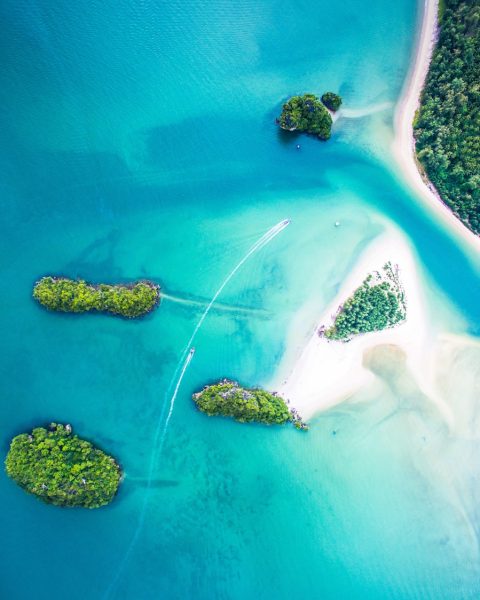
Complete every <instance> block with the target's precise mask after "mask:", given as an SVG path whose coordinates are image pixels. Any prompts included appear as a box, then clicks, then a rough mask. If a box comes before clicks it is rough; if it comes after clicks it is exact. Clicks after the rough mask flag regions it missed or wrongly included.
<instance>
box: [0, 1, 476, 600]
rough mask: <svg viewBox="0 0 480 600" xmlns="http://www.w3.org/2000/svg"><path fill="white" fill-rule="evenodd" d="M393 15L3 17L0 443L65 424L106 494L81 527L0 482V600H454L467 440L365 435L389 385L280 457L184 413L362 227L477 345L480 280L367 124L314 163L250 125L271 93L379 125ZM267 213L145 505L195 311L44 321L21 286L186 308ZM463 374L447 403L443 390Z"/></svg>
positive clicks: (393, 427)
mask: <svg viewBox="0 0 480 600" xmlns="http://www.w3.org/2000/svg"><path fill="white" fill-rule="evenodd" d="M417 9H418V7H417V3H416V2H415V1H414V0H400V1H399V2H396V3H389V2H385V1H381V0H373V1H371V2H369V3H368V6H365V3H361V2H359V1H358V0H346V1H345V2H343V3H340V4H335V5H334V4H332V3H331V2H326V1H324V0H320V1H317V2H312V1H311V0H308V1H307V0H305V1H299V0H297V1H295V2H294V1H293V0H292V1H290V0H284V1H281V2H280V1H274V0H268V1H266V0H264V1H261V2H258V1H256V2H253V1H252V2H250V1H244V0H241V1H239V2H235V3H234V2H224V1H217V0H213V1H212V2H208V3H204V2H199V1H189V0H188V1H186V0H184V1H182V2H179V1H172V2H168V3H166V2H151V1H148V0H144V1H140V0H132V1H130V2H124V1H123V0H121V1H118V0H117V1H116V2H109V1H107V2H105V1H104V2H97V1H96V0H91V1H90V2H85V1H83V0H79V1H77V2H75V3H72V2H65V1H61V0H57V1H56V2H50V1H48V0H39V1H28V0H27V1H20V2H19V1H17V2H13V1H11V0H5V1H4V2H3V3H2V4H1V6H0V15H1V22H2V36H1V38H0V57H1V64H2V69H1V70H0V165H1V169H0V192H1V193H0V201H1V208H2V215H3V219H2V224H1V235H0V245H1V246H0V248H1V252H0V260H1V266H2V272H3V277H2V279H1V282H0V285H1V292H0V293H1V298H2V307H3V310H2V312H1V316H0V357H1V361H0V368H1V379H0V381H1V382H2V401H1V403H0V424H1V432H0V433H1V438H0V439H1V444H2V449H3V451H4V453H6V452H7V449H8V444H9V441H10V439H11V437H12V436H13V435H15V434H17V433H20V432H23V431H26V430H27V429H28V428H31V427H32V426H34V425H37V424H42V423H47V422H49V421H51V420H56V421H61V422H69V423H72V424H73V427H74V429H75V431H76V432H77V433H78V434H80V435H83V436H85V437H87V438H89V439H92V440H94V441H96V442H97V443H98V444H99V445H100V446H101V447H103V448H104V449H106V450H107V451H109V452H111V453H112V454H113V455H115V456H116V457H118V459H119V461H120V462H121V464H122V466H123V468H124V469H125V472H126V474H127V476H126V479H125V482H124V484H123V485H122V487H121V490H120V493H119V496H118V498H117V499H116V500H115V502H114V503H113V504H111V505H110V506H109V507H107V508H103V509H101V510H97V511H82V510H60V509H57V508H55V507H50V506H46V505H43V504H42V503H40V502H38V501H36V500H35V499H33V498H31V497H28V496H27V495H25V494H24V493H23V492H22V491H21V490H20V489H19V488H17V487H16V486H15V485H14V484H13V483H12V482H11V481H9V480H8V479H7V477H6V476H5V474H2V475H1V476H0V488H1V498H2V511H1V513H0V515H1V517H0V518H1V531H2V538H3V540H2V541H3V552H2V562H1V566H0V596H1V597H2V598H8V599H14V600H16V599H19V600H23V599H26V598H31V597H32V596H34V597H36V598H38V599H39V600H43V598H45V599H46V598H63V597H65V596H68V597H69V598H71V599H72V600H76V599H77V598H78V599H84V598H89V599H90V598H91V599H97V598H98V599H100V598H105V597H108V595H109V596H110V597H112V598H128V599H135V600H136V599H143V598H165V599H176V598H182V599H183V598H196V599H199V600H202V599H211V598H219V599H240V598H241V599H242V600H243V599H245V598H252V599H253V598H254V599H255V600H257V599H265V600H270V599H271V598H278V599H283V598H285V599H287V598H288V599H291V598H322V599H334V600H340V599H341V600H343V599H348V600H357V599H358V600H360V599H361V600H363V599H368V600H375V599H382V600H383V599H386V598H392V599H395V600H397V599H398V600H404V599H405V600H407V599H408V600H410V599H413V598H415V599H417V598H418V599H422V600H423V599H430V598H432V599H435V600H441V599H445V600H457V599H462V600H463V599H470V598H472V599H473V598H477V597H478V596H479V594H480V575H479V562H478V560H479V557H478V544H477V537H476V532H477V530H478V523H479V521H478V518H479V517H480V515H478V511H477V509H476V506H477V505H478V500H480V498H479V497H478V496H479V494H478V485H477V484H478V476H477V475H476V473H475V469H474V466H475V465H478V464H479V463H478V458H479V455H478V454H479V453H478V444H477V442H476V437H473V438H468V439H467V438H465V439H464V438H462V439H456V440H455V444H454V445H453V446H452V445H449V446H447V444H446V442H445V440H444V438H443V437H442V435H441V434H440V433H438V432H437V431H436V430H434V429H433V428H432V426H431V424H430V423H428V422H424V421H421V420H417V421H418V422H417V421H415V420H414V422H413V424H412V421H411V419H410V417H411V415H405V414H398V415H396V416H395V415H394V417H393V418H391V419H389V420H387V421H385V422H384V423H383V424H382V425H380V426H378V422H380V421H381V418H380V416H381V415H382V407H384V408H385V407H388V406H389V403H392V402H395V394H397V395H398V391H395V390H394V389H393V388H388V386H385V388H382V390H381V391H380V392H379V393H378V395H377V397H376V398H375V399H372V397H369V398H367V399H365V398H364V399H363V400H364V402H363V403H362V402H359V403H355V404H353V405H352V406H349V405H346V406H344V407H341V408H338V409H335V410H332V411H329V412H327V413H325V414H323V415H321V416H319V417H318V418H317V419H315V420H314V421H313V423H312V427H311V430H310V432H309V433H308V435H306V436H302V435H299V434H297V433H296V432H295V431H293V430H291V429H280V430H274V429H266V428H263V427H255V426H252V427H246V426H243V427H242V426H241V425H238V424H235V423H230V422H227V421H223V420H213V419H210V420H209V419H207V418H206V417H205V416H203V415H201V414H199V413H197V412H196V411H195V410H194V408H193V404H192V402H191V400H190V395H191V393H192V391H194V390H196V389H198V388H199V387H201V386H202V385H203V384H204V383H206V382H208V381H211V380H215V379H217V378H219V377H223V376H230V377H234V378H237V379H239V380H241V381H244V382H245V383H248V384H251V385H254V384H265V383H266V382H267V381H269V380H270V379H271V378H272V377H273V375H274V373H275V369H276V366H277V365H278V363H279V361H280V359H281V357H282V355H283V353H284V352H285V343H286V334H287V331H288V328H289V326H290V325H291V323H292V320H293V318H294V316H295V314H296V313H297V311H298V310H300V309H301V308H302V306H304V305H305V303H306V302H310V303H312V302H313V303H315V302H316V299H318V313H317V314H318V315H319V314H321V312H322V310H323V308H324V306H325V305H326V304H327V303H328V301H330V300H331V299H332V298H333V296H334V295H335V293H336V291H337V290H338V287H339V285H341V282H342V280H343V278H344V277H345V275H346V274H347V273H348V270H349V268H350V267H351V266H352V264H353V262H354V260H355V258H356V256H357V255H358V251H359V250H360V249H361V248H363V247H364V246H365V245H366V244H367V243H368V242H369V241H370V240H371V239H373V237H375V235H377V234H378V233H379V232H380V231H381V229H382V227H383V226H382V219H389V220H393V221H395V222H396V223H397V225H398V226H399V227H400V228H401V229H402V230H403V231H404V232H405V234H406V235H407V236H408V237H409V238H410V240H411V241H412V243H413V245H414V248H415V250H416V252H417V255H418V259H419V265H421V267H422V269H423V272H424V274H425V281H426V282H427V284H428V286H430V289H431V294H432V296H434V297H435V301H434V302H433V303H432V305H431V310H432V318H433V319H434V320H435V319H436V320H437V321H438V322H439V323H441V326H442V327H443V325H444V322H445V314H448V315H450V314H455V315H456V317H455V318H456V320H455V323H457V320H458V321H459V322H460V321H461V322H462V323H463V327H462V328H461V329H462V333H463V332H468V333H469V334H471V335H477V334H478V332H479V329H480V306H479V304H478V294H479V292H480V283H479V279H478V271H477V270H476V268H475V264H473V263H472V260H471V257H469V256H467V255H466V254H465V253H464V251H463V250H462V249H461V248H460V247H459V246H458V244H457V241H456V240H455V239H454V238H453V237H452V236H451V235H450V234H449V232H448V231H446V230H444V229H443V228H442V227H440V226H439V225H438V224H437V222H436V221H435V220H434V219H433V217H432V215H430V214H429V212H428V210H427V209H425V208H424V207H422V206H421V205H420V204H419V203H418V201H417V200H416V198H415V197H414V196H413V195H412V194H411V193H410V192H409V190H408V189H407V188H406V186H405V185H404V184H403V183H402V182H401V180H400V179H399V178H398V177H396V176H395V175H394V174H393V173H394V171H393V166H392V162H391V160H390V159H388V142H389V140H390V138H391V135H392V114H393V111H392V109H391V108H390V109H387V110H385V111H383V112H380V113H377V114H375V115H373V116H371V117H366V118H359V119H340V120H339V121H338V122H337V123H336V124H335V128H334V133H333V136H332V139H331V141H330V142H328V143H326V144H322V143H319V142H318V141H316V140H313V139H309V138H299V139H296V138H292V137H288V136H285V135H281V134H280V133H279V132H278V130H277V129H276V128H275V125H274V118H275V116H276V114H277V113H278V111H279V107H280V106H281V103H282V101H283V100H284V99H285V98H286V97H287V96H288V95H290V94H292V93H295V92H304V91H312V92H315V93H322V92H323V91H326V90H328V89H331V90H333V91H339V92H340V93H341V94H342V96H343V97H344V102H345V106H346V107H351V108H361V107H366V106H370V105H377V104H381V103H384V102H390V103H392V104H393V103H394V102H395V101H396V100H397V98H398V97H399V94H400V91H401V88H402V85H403V82H404V79H405V77H406V74H407V71H408V68H409V64H410V59H411V54H412V51H413V47H414V42H415V32H416V27H417V19H418V15H417ZM299 141H300V143H301V151H297V150H296V149H295V145H296V143H298V142H299ZM386 155H387V159H385V156H386ZM389 161H390V168H389ZM287 217H288V218H290V219H292V225H291V226H290V227H288V228H287V229H286V230H285V231H284V232H282V234H280V235H279V236H278V237H277V238H275V240H273V241H272V242H271V243H270V244H269V245H268V246H267V247H266V248H264V249H263V250H261V251H260V252H258V254H256V255H255V256H254V257H252V258H251V260H250V261H249V262H248V263H246V264H245V265H244V267H243V268H242V270H240V271H239V272H238V274H237V275H236V276H235V278H233V279H232V281H231V282H230V284H229V285H228V287H227V288H226V289H225V291H224V293H223V294H222V296H221V298H220V299H219V301H220V302H221V303H222V304H224V305H226V307H225V306H224V307H223V308H222V307H220V308H216V309H214V310H213V311H212V312H211V313H210V315H209V317H208V318H207V320H206V321H205V323H204V325H203V326H202V328H201V330H200V331H199V334H198V336H197V339H196V341H195V346H196V348H197V352H196V355H195V358H194V360H193V361H192V363H191V366H190V367H189V369H188V370H187V372H186V377H185V379H184V381H183V384H182V387H181V389H180V393H179V395H178V397H177V400H176V403H175V407H174V412H173V417H172V420H171V422H170V425H169V428H168V430H167V432H166V438H165V444H164V446H163V448H161V453H160V455H159V457H158V461H157V462H156V463H155V465H154V471H153V473H154V477H153V481H152V482H151V487H150V489H149V491H148V479H149V465H150V461H151V459H152V456H153V457H154V458H155V454H154V453H155V452H156V451H158V446H157V447H156V448H155V445H154V439H155V435H156V432H158V431H160V432H161V431H162V428H163V424H164V422H165V416H166V412H167V408H168V403H169V400H170V396H169V389H171V383H172V380H173V379H172V378H173V377H174V373H175V370H176V369H177V367H178V364H179V360H180V357H181V353H182V350H183V347H184V345H185V343H186V341H187V340H188V338H189V336H190V334H191V332H192V330H193V327H194V325H195V323H196V322H197V321H198V319H199V317H200V314H201V310H200V309H199V308H198V307H196V306H194V305H189V304H180V303H174V302H171V301H167V300H165V301H164V302H163V303H162V305H161V307H160V308H159V310H157V311H156V312H155V313H154V314H152V315H150V316H149V317H148V318H145V319H142V320H140V321H135V322H133V321H132V322H129V321H125V320H120V319H115V318H109V317H106V316H103V315H83V316H69V315H52V314H49V313H47V312H45V311H43V310H41V309H40V308H39V307H38V306H37V305H36V304H35V303H34V302H33V300H32V299H31V289H32V284H33V283H34V281H35V280H36V279H37V278H38V277H40V276H41V275H44V274H47V273H55V274H64V275H68V276H70V277H75V276H79V277H84V278H85V279H87V280H90V281H112V282H118V281H128V280H132V279H136V278H139V277H149V278H151V279H155V280H157V281H158V282H159V283H160V284H161V285H162V288H164V290H165V292H167V293H169V294H172V295H175V296H178V297H180V298H182V299H186V300H195V301H200V302H203V303H207V302H208V301H209V300H210V298H211V297H212V296H213V294H214V293H215V290H216V289H217V288H218V286H219V285H220V283H221V282H222V280H223V279H224V278H225V277H226V275H227V274H228V273H229V272H230V271H231V269H232V268H233V267H234V266H235V265H236V264H237V263H238V261H239V260H240V259H241V258H242V256H243V255H244V254H245V253H246V251H247V250H248V248H249V247H250V246H251V244H253V243H254V242H255V240H256V239H257V238H259V237H260V236H261V235H262V234H263V233H264V232H265V231H266V230H268V229H269V228H270V227H271V226H272V225H274V224H275V223H277V222H278V221H280V220H282V219H284V218H287ZM337 219H339V220H341V222H342V227H341V228H340V229H335V228H333V227H332V223H334V222H335V220H337ZM445 311H446V312H445ZM448 311H450V312H448ZM447 320H448V319H447ZM448 330H449V331H453V332H459V331H458V326H457V325H456V324H452V325H451V328H450V329H448ZM473 352H474V351H473V350H472V353H473ZM462 357H463V355H462V356H459V358H458V360H457V361H456V362H455V364H454V366H453V367H452V368H451V377H452V378H454V376H456V377H457V379H455V380H454V379H452V380H451V381H455V382H458V381H460V382H461V381H462V380H468V381H470V379H468V377H467V376H465V375H464V373H465V372H468V373H472V372H474V371H475V369H474V368H473V369H472V368H471V365H474V364H478V360H477V359H478V355H473V354H472V356H470V355H469V356H468V357H467V358H465V359H464V358H462ZM464 360H465V361H466V362H465V364H467V367H465V366H464V362H463V361H464ZM462 369H466V371H465V370H462ZM457 372H458V376H457V375H455V374H456V373H457ZM475 381H478V380H473V379H472V381H471V382H470V383H469V385H470V387H469V388H468V390H463V388H461V383H455V385H458V386H460V387H459V389H462V394H463V392H465V393H464V394H463V396H466V395H467V391H468V393H471V390H472V389H474V385H477V384H476V383H475ZM169 386H170V387H169ZM452 386H453V387H452V389H453V390H454V389H455V386H454V385H453V383H452ZM447 387H448V386H447ZM448 389H450V388H448ZM450 395H451V400H452V402H456V401H457V397H456V395H455V393H453V392H452V393H451V394H450ZM461 400H462V398H460V397H459V398H458V402H461ZM472 410H473V409H472ZM475 414H476V413H475ZM333 429H335V430H338V431H339V434H338V435H336V436H332V435H331V432H332V430H333ZM425 432H427V433H428V435H427V434H426V433H425ZM423 438H425V439H423ZM436 461H437V462H436ZM452 465H454V466H455V468H452ZM460 465H461V467H460ZM437 471H438V472H437ZM457 471H458V473H457ZM444 472H445V473H448V474H449V475H448V476H447V475H445V476H444V477H443V478H442V477H440V475H439V473H444ZM452 472H453V473H456V475H455V476H453V475H451V473H452ZM146 495H147V496H146ZM452 498H453V499H452ZM145 500H147V504H146V505H145ZM145 506H146V509H145V512H143V511H144V508H145ZM142 515H143V517H144V520H143V519H142V518H141V517H142ZM139 523H140V524H141V525H142V527H141V529H140V530H139V531H138V536H137V537H135V538H132V536H134V535H135V531H136V530H137V527H138V524H139ZM132 539H134V541H135V544H134V546H133V548H132V549H131V552H130V553H129V554H126V553H127V549H128V548H129V546H130V544H131V541H132ZM125 556H126V557H127V559H126V560H125Z"/></svg>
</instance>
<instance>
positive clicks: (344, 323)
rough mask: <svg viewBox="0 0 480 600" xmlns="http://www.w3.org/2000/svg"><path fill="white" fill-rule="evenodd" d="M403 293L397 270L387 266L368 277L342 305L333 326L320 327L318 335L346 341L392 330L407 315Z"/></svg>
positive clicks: (389, 265)
mask: <svg viewBox="0 0 480 600" xmlns="http://www.w3.org/2000/svg"><path fill="white" fill-rule="evenodd" d="M406 311H407V307H406V303H405V293H404V291H403V288H402V285H401V283H400V279H399V277H398V270H397V269H396V268H394V267H392V265H391V263H389V262H388V263H386V264H385V265H384V266H383V269H382V270H381V271H375V272H374V273H373V274H370V275H368V277H367V278H366V279H365V281H364V282H363V284H362V285H361V286H360V287H359V288H357V289H356V290H355V292H354V294H353V296H351V297H350V298H348V300H346V302H345V304H343V306H340V307H339V310H338V313H337V316H336V318H335V321H334V323H333V325H331V326H330V327H328V328H322V329H321V330H320V331H319V334H320V335H324V336H325V337H327V338H328V339H331V340H343V341H347V340H349V339H351V338H352V337H353V336H354V335H358V334H361V333H368V332H372V331H380V330H382V329H387V328H389V327H394V326H395V325H397V324H398V323H400V322H401V321H403V320H405V318H406V316H407V312H406Z"/></svg>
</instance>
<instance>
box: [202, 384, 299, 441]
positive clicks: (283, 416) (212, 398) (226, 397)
mask: <svg viewBox="0 0 480 600" xmlns="http://www.w3.org/2000/svg"><path fill="white" fill-rule="evenodd" d="M193 400H194V402H195V404H196V405H197V407H198V409H199V410H200V411H202V412H204V413H205V414H207V415H208V416H209V417H212V416H222V417H232V418H233V419H235V420H236V421H240V422H241V423H250V422H252V421H256V422H257V423H264V424H266V425H273V424H277V425H282V424H284V423H288V422H291V423H293V424H294V426H295V427H296V428H297V429H303V430H307V429H308V425H307V424H306V423H304V422H303V421H302V419H301V417H300V415H299V414H298V412H297V411H296V410H295V409H293V408H292V409H289V408H288V406H287V404H286V402H285V400H283V398H280V396H278V395H277V394H271V393H270V392H266V391H265V390H260V389H246V388H243V387H241V386H240V385H239V384H238V383H236V382H235V381H230V380H228V379H223V380H222V381H219V382H218V383H215V384H213V385H207V386H206V387H204V388H203V390H202V391H201V392H197V393H196V394H193Z"/></svg>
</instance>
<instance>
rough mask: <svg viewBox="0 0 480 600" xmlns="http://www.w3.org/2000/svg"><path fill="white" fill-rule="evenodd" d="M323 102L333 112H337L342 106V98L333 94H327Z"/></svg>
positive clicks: (324, 95) (323, 97)
mask: <svg viewBox="0 0 480 600" xmlns="http://www.w3.org/2000/svg"><path fill="white" fill-rule="evenodd" d="M322 102H323V103H324V104H325V106H326V107H327V108H329V109H330V110H332V111H333V112H335V111H337V110H338V109H339V108H340V106H341V105H342V99H341V97H340V96H339V95H338V94H334V93H333V92H325V93H324V94H323V96H322Z"/></svg>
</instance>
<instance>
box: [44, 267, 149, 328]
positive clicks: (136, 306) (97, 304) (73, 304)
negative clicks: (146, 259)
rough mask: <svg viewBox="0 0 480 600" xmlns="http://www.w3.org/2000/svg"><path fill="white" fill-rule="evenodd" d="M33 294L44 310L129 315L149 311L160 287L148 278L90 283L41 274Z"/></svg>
mask: <svg viewBox="0 0 480 600" xmlns="http://www.w3.org/2000/svg"><path fill="white" fill-rule="evenodd" d="M33 297H34V298H35V299H36V300H38V302H40V304H41V305H42V306H45V307H46V308H47V309H48V310H53V311H60V312H69V313H83V312H89V311H98V312H105V313H111V314H113V315H120V316H122V317H126V318H129V319H132V318H135V317H141V316H143V315H145V314H147V313H149V312H151V311H152V310H153V309H154V308H155V307H156V306H157V304H158V302H159V299H160V287H159V286H158V285H156V284H154V283H152V282H151V281H137V282H135V283H133V284H131V285H121V284H119V285H107V284H104V283H101V284H99V285H92V284H89V283H86V282H85V281H83V280H81V279H79V280H72V279H67V278H65V277H42V279H40V281H37V283H36V284H35V287H34V289H33Z"/></svg>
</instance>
